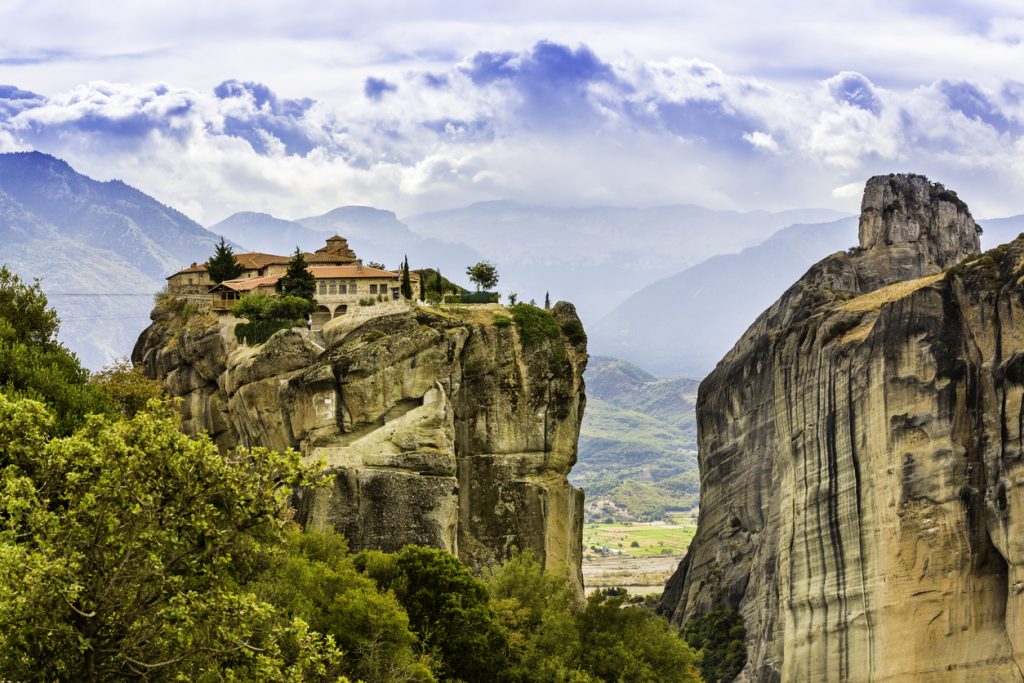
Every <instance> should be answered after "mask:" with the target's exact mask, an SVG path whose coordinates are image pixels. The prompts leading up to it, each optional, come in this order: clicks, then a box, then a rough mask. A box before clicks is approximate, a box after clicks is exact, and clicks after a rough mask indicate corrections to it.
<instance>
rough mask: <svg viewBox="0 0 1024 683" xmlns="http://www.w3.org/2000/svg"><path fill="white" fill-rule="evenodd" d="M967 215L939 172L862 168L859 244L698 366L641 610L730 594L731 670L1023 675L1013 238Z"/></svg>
mask: <svg viewBox="0 0 1024 683" xmlns="http://www.w3.org/2000/svg"><path fill="white" fill-rule="evenodd" d="M979 232H980V231H978V230H977V229H976V226H975V224H974V221H973V219H972V218H971V216H970V212H969V211H968V210H967V207H966V205H965V204H964V203H963V202H962V201H961V200H960V199H959V198H958V197H957V196H956V195H955V194H954V193H953V192H950V191H949V190H946V189H945V188H943V187H942V186H941V185H938V184H933V183H929V182H928V181H927V180H926V179H925V178H923V177H921V176H902V175H893V176H881V177H876V178H872V179H871V180H870V181H869V182H868V184H867V187H866V190H865V194H864V202H863V210H862V215H861V224H860V246H859V247H856V248H853V249H851V250H850V251H849V252H847V253H838V254H834V255H832V256H830V257H828V258H826V259H824V260H823V261H821V262H820V263H818V264H817V265H815V266H814V267H812V268H811V269H810V271H809V272H808V273H807V274H806V275H805V276H804V277H803V278H802V279H801V280H800V281H799V282H797V283H796V284H795V285H794V286H793V287H792V288H790V289H789V290H788V291H787V292H786V293H785V294H784V295H783V296H782V297H781V298H780V299H779V301H778V302H776V303H775V304H774V305H773V306H772V307H771V308H770V309H769V310H767V311H765V313H764V314H762V315H761V317H760V318H758V320H757V321H755V322H754V324H753V325H752V326H751V327H750V329H749V330H748V331H747V332H746V333H745V334H744V336H743V337H742V338H741V339H740V340H739V341H738V342H737V344H736V346H735V347H734V348H733V349H732V350H731V351H730V352H729V353H728V354H727V355H726V357H725V358H724V359H723V360H722V361H721V362H720V363H719V365H718V367H717V368H716V369H715V370H714V372H712V373H711V375H709V376H708V377H707V378H706V379H705V380H704V382H703V383H702V384H701V387H700V392H699V398H698V405H697V419H698V429H699V449H700V456H699V458H700V467H701V503H700V519H699V524H698V531H697V535H696V538H695V539H694V542H693V544H692V545H691V548H690V552H689V554H688V555H687V557H686V558H685V560H684V561H683V563H682V564H681V565H680V567H679V569H678V571H677V572H676V574H675V575H674V576H673V577H672V579H671V580H670V581H669V584H668V585H667V587H666V591H665V594H664V597H663V600H662V603H661V610H662V611H663V612H664V613H666V614H668V615H669V616H670V617H671V619H672V620H673V621H674V622H675V623H679V624H682V623H685V622H687V621H689V620H690V619H692V618H694V617H696V616H700V615H702V614H704V613H706V612H708V611H709V610H711V609H713V608H715V607H718V606H726V607H729V608H732V609H736V610H738V611H739V613H740V615H741V616H742V617H743V620H744V622H745V623H746V627H747V652H748V659H747V664H746V667H745V669H744V670H743V672H742V673H741V674H740V677H739V680H745V681H749V680H756V681H839V680H851V681H868V680H871V681H974V680H984V681H1020V680H1024V676H1022V674H1021V670H1022V666H1024V600H1022V593H1024V533H1022V532H1024V486H1022V482H1024V326H1022V325H1021V321H1022V320H1024V236H1022V237H1021V238H1019V239H1018V240H1016V241H1014V242H1012V243H1010V244H1008V245H1004V246H1003V247H999V248H997V249H994V250H992V251H989V252H987V253H985V254H980V255H979V253H978V252H979V241H978V233H979Z"/></svg>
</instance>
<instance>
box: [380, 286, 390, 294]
mask: <svg viewBox="0 0 1024 683" xmlns="http://www.w3.org/2000/svg"><path fill="white" fill-rule="evenodd" d="M380 293H381V294H387V293H388V286H387V285H381V286H380Z"/></svg>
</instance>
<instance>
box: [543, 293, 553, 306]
mask: <svg viewBox="0 0 1024 683" xmlns="http://www.w3.org/2000/svg"><path fill="white" fill-rule="evenodd" d="M544 308H545V309H547V308H551V293H550V292H544Z"/></svg>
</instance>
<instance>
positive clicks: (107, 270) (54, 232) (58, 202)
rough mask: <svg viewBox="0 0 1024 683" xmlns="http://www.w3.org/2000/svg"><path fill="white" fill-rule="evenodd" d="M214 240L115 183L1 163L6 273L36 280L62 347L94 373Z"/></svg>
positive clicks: (58, 169)
mask: <svg viewBox="0 0 1024 683" xmlns="http://www.w3.org/2000/svg"><path fill="white" fill-rule="evenodd" d="M214 241H215V239H214V236H213V235H212V234H211V233H209V232H207V231H206V230H205V229H204V228H203V227H202V226H201V225H199V224H198V223H196V222H195V221H193V220H192V219H190V218H188V217H187V216H185V215H184V214H182V213H181V212H179V211H176V210H175V209H172V208H170V207H168V206H164V205H163V204H161V203H160V202H158V201H157V200H155V199H153V198H152V197H149V196H148V195H146V194H143V193H142V192H139V191H138V190H136V189H134V188H132V187H130V186H128V185H126V184H124V183H122V182H120V181H118V180H111V181H107V182H98V181H96V180H93V179H91V178H88V177H86V176H84V175H82V174H80V173H77V172H75V170H74V169H72V168H71V167H70V166H69V165H68V164H66V163H64V162H63V161H60V160H59V159H56V158H54V157H51V156H48V155H45V154H39V153H36V152H26V153H16V154H0V244H2V247H0V263H3V264H6V265H8V266H9V267H11V268H12V269H13V270H14V271H15V272H16V273H18V274H19V275H21V276H23V277H26V278H34V277H37V278H39V279H40V281H41V284H42V287H43V290H44V291H45V292H46V294H47V296H48V297H49V299H50V302H51V303H52V304H53V305H54V306H55V307H56V308H57V311H58V312H59V313H60V316H61V320H62V323H61V333H60V336H61V339H63V341H64V342H65V343H67V344H68V346H69V347H71V348H72V349H73V350H74V351H75V352H77V353H78V355H79V356H80V357H81V359H82V360H83V362H84V363H85V364H86V365H87V366H89V367H92V368H97V367H99V366H100V365H102V364H103V363H105V362H106V361H108V360H109V359H111V358H113V357H117V356H123V355H126V354H127V353H128V352H129V351H130V350H131V347H132V344H133V343H134V340H135V338H136V337H137V336H138V333H139V331H140V330H141V329H142V328H143V327H144V326H145V325H146V323H147V321H148V318H149V311H150V309H151V308H152V304H153V294H154V293H155V292H157V291H158V290H159V289H160V288H161V287H162V286H163V284H164V283H163V278H164V276H165V275H167V274H168V273H169V272H173V271H174V270H177V269H178V268H179V267H180V266H181V265H182V264H184V263H189V262H191V261H196V260H204V259H205V258H206V257H207V256H208V255H209V253H210V252H211V250H212V249H213V244H214Z"/></svg>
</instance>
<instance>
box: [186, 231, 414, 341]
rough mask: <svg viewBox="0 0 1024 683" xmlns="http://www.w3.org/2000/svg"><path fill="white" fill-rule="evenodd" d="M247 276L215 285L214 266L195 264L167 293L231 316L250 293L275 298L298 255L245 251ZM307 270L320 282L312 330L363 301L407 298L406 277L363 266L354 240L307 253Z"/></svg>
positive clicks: (332, 241)
mask: <svg viewBox="0 0 1024 683" xmlns="http://www.w3.org/2000/svg"><path fill="white" fill-rule="evenodd" d="M234 257H235V260H236V261H237V263H238V265H239V266H240V267H241V268H242V269H244V271H243V272H242V274H241V275H239V276H238V277H236V278H233V279H230V280H224V281H222V282H215V281H214V278H213V277H211V274H210V271H209V268H208V264H196V263H193V264H192V265H191V266H189V267H188V268H183V269H182V270H179V271H178V272H177V273H174V274H173V275H171V276H169V277H168V278H167V292H168V294H171V295H173V296H176V297H179V298H184V299H188V300H190V301H191V302H193V303H195V304H196V305H197V306H198V307H199V308H201V309H203V310H212V311H214V312H215V313H218V314H225V315H226V314H228V313H230V312H231V309H232V308H234V306H235V305H236V304H237V303H238V302H239V301H240V300H241V298H242V296H243V295H246V294H265V295H269V296H275V295H277V293H278V292H279V290H280V287H279V283H280V280H281V278H282V277H284V275H285V273H286V272H287V270H288V264H289V263H290V262H291V260H292V258H293V257H292V256H280V255H277V254H264V253H260V252H245V253H239V254H234ZM302 257H303V258H304V259H305V262H306V263H307V264H308V266H307V270H308V271H309V273H310V274H311V275H312V276H313V278H314V279H315V281H316V304H317V305H316V308H315V309H314V310H313V312H312V314H311V321H310V322H311V325H312V327H313V328H314V329H319V328H320V327H322V326H323V325H324V323H326V322H327V321H329V320H331V319H332V318H336V317H339V316H342V315H345V314H346V313H348V312H349V308H350V307H352V306H356V305H358V304H359V303H360V302H361V301H366V300H367V299H373V300H375V301H378V302H387V301H398V300H400V299H401V298H402V294H401V284H402V272H401V271H400V270H398V271H389V270H383V269H381V268H378V267H373V266H368V265H363V261H362V259H360V258H358V257H357V256H356V254H355V252H354V251H352V249H351V248H350V247H349V245H348V240H346V239H345V238H344V237H341V236H339V235H334V236H333V237H330V238H329V239H328V240H327V244H326V245H325V246H323V247H321V248H320V249H317V250H316V251H315V252H311V253H310V252H304V253H302ZM409 279H410V284H411V288H412V291H413V292H419V291H421V290H420V281H419V280H420V278H419V274H418V273H409Z"/></svg>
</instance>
